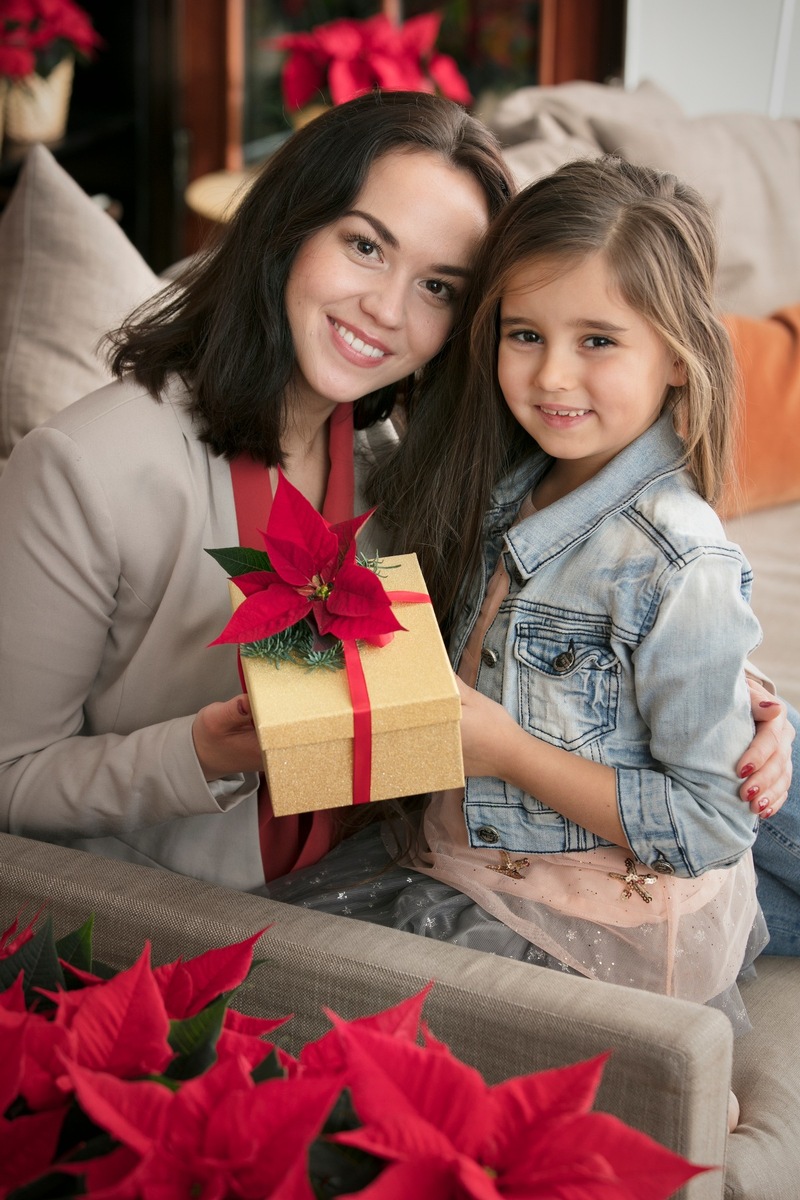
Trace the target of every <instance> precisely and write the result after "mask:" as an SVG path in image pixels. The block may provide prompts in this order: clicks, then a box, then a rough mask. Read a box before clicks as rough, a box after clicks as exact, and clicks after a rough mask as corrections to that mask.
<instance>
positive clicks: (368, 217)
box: [344, 208, 400, 250]
mask: <svg viewBox="0 0 800 1200" xmlns="http://www.w3.org/2000/svg"><path fill="white" fill-rule="evenodd" d="M344 215H345V216H346V217H361V219H362V220H364V221H369V223H370V225H371V226H372V228H373V229H374V230H375V232H376V233H377V235H378V237H379V238H380V239H381V240H382V241H384V242H386V245H387V246H391V247H392V249H393V250H396V249H397V247H398V246H399V245H400V243H399V242H398V240H397V238H396V237H395V236H394V234H393V233H392V232H391V230H390V229H387V228H386V226H385V225H384V223H383V221H379V220H378V218H377V217H373V216H372V214H371V213H368V212H364V210H363V209H361V208H351V209H350V211H349V212H346V213H345V214H344Z"/></svg>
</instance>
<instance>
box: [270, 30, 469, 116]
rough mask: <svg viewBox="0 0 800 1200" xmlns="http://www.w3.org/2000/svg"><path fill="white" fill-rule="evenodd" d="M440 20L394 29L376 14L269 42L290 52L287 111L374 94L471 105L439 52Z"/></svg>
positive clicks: (463, 85) (452, 63) (465, 88)
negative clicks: (419, 95)
mask: <svg viewBox="0 0 800 1200" xmlns="http://www.w3.org/2000/svg"><path fill="white" fill-rule="evenodd" d="M441 20H442V17H441V13H422V14H421V15H420V16H417V17H410V18H409V20H407V21H405V22H401V23H395V22H393V21H390V20H389V18H388V17H387V16H386V15H385V14H384V13H378V14H377V15H376V16H374V17H368V18H367V19H366V20H363V21H357V20H347V19H341V20H338V21H329V22H328V23H327V24H325V25H317V26H316V27H315V28H314V29H311V30H310V31H309V32H308V33H287V34H283V35H281V36H280V37H277V38H273V39H271V41H270V45H271V46H273V47H275V48H276V49H279V50H287V51H288V52H289V56H288V58H287V60H286V63H285V65H284V68H283V76H282V83H283V98H284V100H285V102H286V105H287V108H289V109H290V110H297V109H302V108H304V107H305V106H306V105H307V104H309V103H310V102H311V101H315V100H316V101H323V102H331V103H333V104H344V102H345V101H346V100H352V99H353V97H354V96H360V95H361V94H362V93H363V92H369V91H372V89H373V88H383V89H385V90H387V91H412V92H437V91H438V92H440V93H441V94H442V95H443V96H448V97H449V98H450V99H451V100H457V101H458V102H459V103H461V104H469V103H470V101H471V99H472V96H471V94H470V90H469V85H468V84H467V81H466V79H465V78H464V76H463V75H462V74H461V72H460V71H459V69H458V66H457V65H456V62H455V60H454V59H453V58H451V57H450V56H449V55H447V54H439V53H438V52H437V50H436V39H437V37H438V35H439V27H440V25H441Z"/></svg>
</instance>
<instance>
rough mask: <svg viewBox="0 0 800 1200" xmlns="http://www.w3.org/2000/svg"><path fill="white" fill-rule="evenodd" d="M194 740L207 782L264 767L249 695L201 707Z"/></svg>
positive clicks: (194, 729)
mask: <svg viewBox="0 0 800 1200" xmlns="http://www.w3.org/2000/svg"><path fill="white" fill-rule="evenodd" d="M192 740H193V741H194V749H195V754H196V755H197V759H198V762H199V763H200V766H201V767H202V770H203V775H204V777H205V780H206V782H207V783H211V782H212V781H213V780H215V779H222V778H224V777H225V776H226V775H236V774H239V773H240V772H244V771H260V770H261V768H262V760H261V750H260V747H259V745H258V738H257V736H256V731H255V727H254V725H253V718H252V716H251V714H250V701H249V699H248V698H247V696H246V695H241V696H234V697H233V699H232V700H225V701H222V702H220V703H217V704H207V705H206V707H205V708H201V709H200V711H199V713H198V714H197V716H196V717H195V719H194V724H193V725H192Z"/></svg>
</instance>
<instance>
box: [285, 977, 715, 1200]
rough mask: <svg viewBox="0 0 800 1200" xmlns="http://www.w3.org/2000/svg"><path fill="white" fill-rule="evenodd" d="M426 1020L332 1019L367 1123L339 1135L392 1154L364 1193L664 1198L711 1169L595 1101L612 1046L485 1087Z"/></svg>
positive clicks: (398, 1199) (507, 1198) (546, 1199)
mask: <svg viewBox="0 0 800 1200" xmlns="http://www.w3.org/2000/svg"><path fill="white" fill-rule="evenodd" d="M408 1003H409V1004H413V1003H414V998H412V1000H411V1001H409V1002H408ZM333 1019H334V1020H336V1019H335V1018H333ZM423 1031H424V1033H425V1045H424V1046H418V1045H416V1044H415V1043H413V1042H411V1041H410V1040H408V1039H406V1038H397V1037H393V1036H391V1035H387V1034H385V1033H383V1032H381V1031H380V1030H379V1029H376V1028H374V1027H373V1028H370V1027H368V1026H367V1027H365V1026H364V1025H363V1024H362V1025H360V1026H358V1027H356V1026H355V1025H354V1024H353V1023H350V1024H348V1023H346V1022H340V1021H338V1020H336V1027H335V1032H336V1034H337V1035H338V1040H339V1044H340V1050H341V1053H342V1056H343V1060H344V1065H343V1068H342V1073H343V1076H344V1077H345V1078H346V1080H347V1087H348V1088H349V1090H350V1093H351V1095H352V1099H353V1105H354V1108H355V1110H356V1112H357V1113H358V1116H359V1119H360V1120H361V1122H362V1123H363V1125H362V1128H360V1129H356V1130H353V1131H351V1132H347V1133H340V1134H337V1135H335V1140H336V1141H339V1142H342V1143H346V1144H348V1145H351V1146H356V1147H359V1148H360V1149H362V1150H366V1151H368V1152H370V1153H372V1154H374V1155H376V1156H378V1157H379V1158H383V1159H386V1160H388V1161H389V1162H390V1164H391V1165H390V1166H389V1167H387V1169H386V1170H385V1171H384V1172H383V1173H382V1174H381V1175H380V1176H379V1177H378V1178H377V1179H376V1180H375V1182H374V1183H373V1184H371V1185H370V1186H369V1187H367V1188H365V1189H364V1190H363V1191H362V1192H360V1193H359V1196H360V1197H361V1200H403V1198H404V1197H406V1196H408V1195H409V1194H412V1193H413V1195H414V1196H415V1198H418V1200H468V1198H472V1200H501V1198H504V1200H665V1198H666V1197H668V1196H671V1195H672V1194H673V1193H674V1192H675V1190H676V1189H677V1188H679V1187H681V1186H682V1184H684V1183H685V1182H686V1181H687V1180H688V1179H691V1178H692V1177H693V1176H694V1175H696V1174H698V1173H700V1172H701V1171H703V1170H706V1169H707V1168H704V1167H697V1166H693V1165H692V1164H691V1163H688V1162H687V1161H686V1160H685V1159H683V1158H681V1157H680V1156H678V1155H676V1154H673V1153H672V1151H670V1150H666V1149H664V1147H662V1146H660V1145H658V1143H656V1142H654V1141H652V1140H651V1139H650V1138H648V1137H646V1136H645V1135H644V1134H641V1133H639V1132H637V1131H636V1130H634V1129H631V1128H630V1127H628V1126H627V1125H624V1124H623V1123H622V1122H620V1121H618V1120H617V1119H616V1118H614V1117H611V1116H609V1115H607V1114H605V1113H598V1112H590V1111H589V1110H590V1108H591V1105H592V1102H593V1100H594V1097H595V1093H596V1091H597V1088H598V1086H599V1083H600V1078H601V1075H602V1071H603V1067H604V1065H605V1062H606V1059H607V1057H608V1056H607V1055H603V1056H601V1057H599V1058H596V1059H593V1060H590V1061H589V1062H584V1063H579V1064H577V1065H576V1066H572V1067H565V1068H560V1069H556V1070H551V1071H543V1072H540V1073H539V1074H536V1075H529V1076H523V1077H519V1078H517V1079H512V1080H509V1081H508V1082H506V1083H501V1084H498V1085H496V1086H494V1087H489V1086H488V1085H487V1084H486V1083H484V1081H483V1079H482V1077H481V1076H480V1075H479V1073H478V1072H477V1071H475V1070H473V1069H472V1068H471V1067H468V1066H466V1065H465V1064H464V1063H462V1062H460V1061H459V1060H458V1059H456V1058H454V1057H453V1056H452V1055H451V1054H450V1051H449V1050H448V1048H447V1047H446V1046H445V1045H443V1044H442V1043H441V1042H437V1041H436V1039H435V1038H432V1036H431V1034H430V1032H429V1031H428V1030H427V1029H425V1027H424V1025H423ZM301 1061H302V1060H301Z"/></svg>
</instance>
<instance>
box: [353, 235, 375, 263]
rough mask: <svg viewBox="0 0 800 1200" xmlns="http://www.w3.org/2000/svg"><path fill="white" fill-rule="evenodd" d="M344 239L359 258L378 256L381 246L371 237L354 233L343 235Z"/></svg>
mask: <svg viewBox="0 0 800 1200" xmlns="http://www.w3.org/2000/svg"><path fill="white" fill-rule="evenodd" d="M345 241H346V242H347V245H348V246H350V247H351V249H353V250H355V252H356V254H357V255H358V256H359V257H360V258H377V257H379V256H380V252H381V248H380V246H379V244H378V243H377V242H375V241H373V240H372V238H368V237H364V236H363V235H362V234H359V233H355V234H350V235H348V236H347V237H345Z"/></svg>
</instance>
